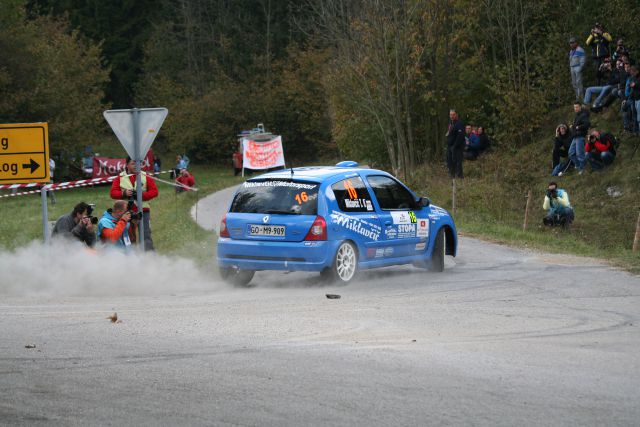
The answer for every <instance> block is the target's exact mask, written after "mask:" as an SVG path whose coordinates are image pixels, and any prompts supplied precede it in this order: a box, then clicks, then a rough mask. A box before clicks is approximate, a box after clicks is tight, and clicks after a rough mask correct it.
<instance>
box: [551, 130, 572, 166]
mask: <svg viewBox="0 0 640 427" xmlns="http://www.w3.org/2000/svg"><path fill="white" fill-rule="evenodd" d="M572 139H573V136H572V135H571V131H570V130H569V126H567V125H566V124H564V123H561V124H559V125H558V127H556V138H555V139H554V140H553V151H552V152H551V168H552V171H551V175H552V176H558V175H560V174H562V173H564V172H566V171H567V170H568V169H569V167H570V166H571V162H570V161H569V147H571V140H572ZM563 157H564V158H565V161H564V162H561V159H562V158H563Z"/></svg>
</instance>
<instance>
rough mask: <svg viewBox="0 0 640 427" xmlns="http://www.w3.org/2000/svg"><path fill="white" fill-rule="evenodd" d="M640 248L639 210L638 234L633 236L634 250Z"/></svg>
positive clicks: (636, 250)
mask: <svg viewBox="0 0 640 427" xmlns="http://www.w3.org/2000/svg"><path fill="white" fill-rule="evenodd" d="M639 249H640V212H638V221H637V222H636V236H635V237H634V238H633V252H638V250H639Z"/></svg>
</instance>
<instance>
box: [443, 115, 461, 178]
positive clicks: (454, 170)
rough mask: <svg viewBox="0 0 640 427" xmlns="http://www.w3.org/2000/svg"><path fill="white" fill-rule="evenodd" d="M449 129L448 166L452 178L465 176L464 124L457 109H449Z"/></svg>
mask: <svg viewBox="0 0 640 427" xmlns="http://www.w3.org/2000/svg"><path fill="white" fill-rule="evenodd" d="M449 119H450V121H449V129H448V131H447V168H448V169H449V175H451V178H464V175H463V173H462V158H463V153H464V147H465V139H464V137H465V132H464V124H463V123H462V121H461V120H460V118H459V117H458V113H457V112H456V111H455V110H453V109H452V110H450V111H449Z"/></svg>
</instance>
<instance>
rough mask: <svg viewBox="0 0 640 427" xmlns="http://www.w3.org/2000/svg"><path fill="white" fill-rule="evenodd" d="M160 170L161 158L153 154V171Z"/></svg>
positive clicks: (157, 171)
mask: <svg viewBox="0 0 640 427" xmlns="http://www.w3.org/2000/svg"><path fill="white" fill-rule="evenodd" d="M161 170H162V160H160V157H158V155H157V154H154V155H153V173H159V172H160V171H161Z"/></svg>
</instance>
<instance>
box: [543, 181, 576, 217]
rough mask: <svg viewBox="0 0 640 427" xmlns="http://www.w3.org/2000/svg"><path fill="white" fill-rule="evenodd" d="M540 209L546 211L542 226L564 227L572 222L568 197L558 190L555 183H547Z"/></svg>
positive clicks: (565, 193)
mask: <svg viewBox="0 0 640 427" xmlns="http://www.w3.org/2000/svg"><path fill="white" fill-rule="evenodd" d="M542 208H543V209H544V210H546V211H547V215H546V216H545V217H544V218H543V219H542V223H543V224H544V225H548V226H550V227H554V226H556V225H560V226H562V227H566V226H568V225H569V224H571V223H572V222H573V209H572V208H571V204H570V203H569V195H568V194H567V192H566V191H564V190H562V189H560V188H558V184H556V183H555V182H550V183H549V185H548V187H547V193H546V194H545V196H544V203H543V204H542Z"/></svg>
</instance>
